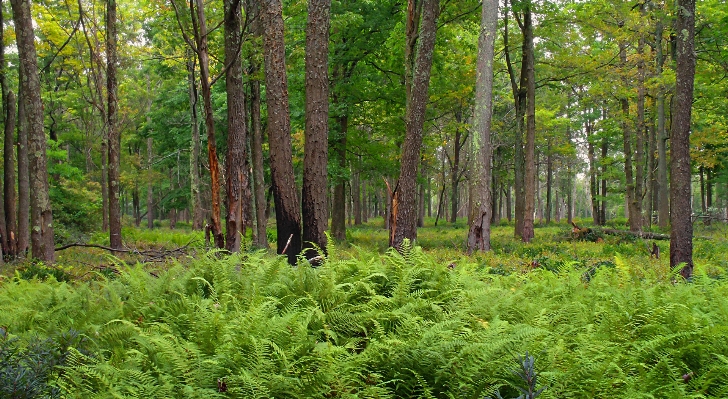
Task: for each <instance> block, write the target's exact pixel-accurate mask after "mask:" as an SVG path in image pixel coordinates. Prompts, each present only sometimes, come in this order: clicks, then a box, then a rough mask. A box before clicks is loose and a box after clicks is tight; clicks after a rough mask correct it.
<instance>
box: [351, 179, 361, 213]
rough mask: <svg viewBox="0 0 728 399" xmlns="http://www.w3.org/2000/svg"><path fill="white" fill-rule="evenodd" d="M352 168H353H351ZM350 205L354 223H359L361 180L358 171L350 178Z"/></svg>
mask: <svg viewBox="0 0 728 399" xmlns="http://www.w3.org/2000/svg"><path fill="white" fill-rule="evenodd" d="M352 169H353V168H352ZM351 205H352V211H353V212H352V213H353V214H354V224H355V225H356V226H359V225H361V182H360V180H359V172H357V173H354V176H353V177H352V179H351Z"/></svg>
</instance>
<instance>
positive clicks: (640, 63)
mask: <svg viewBox="0 0 728 399" xmlns="http://www.w3.org/2000/svg"><path fill="white" fill-rule="evenodd" d="M641 14H642V15H643V16H644V14H645V6H644V4H643V5H642V6H641ZM644 48H645V37H644V34H640V37H639V39H638V43H637V131H636V134H635V138H636V144H635V145H636V146H637V148H636V151H635V158H634V161H635V165H634V166H635V186H634V199H633V202H634V205H633V208H634V212H635V213H634V214H633V216H634V218H635V220H636V221H637V223H639V228H640V229H642V226H644V211H643V210H644V196H645V188H644V186H645V134H646V132H647V129H646V126H647V125H646V124H645V96H646V90H645V61H644Z"/></svg>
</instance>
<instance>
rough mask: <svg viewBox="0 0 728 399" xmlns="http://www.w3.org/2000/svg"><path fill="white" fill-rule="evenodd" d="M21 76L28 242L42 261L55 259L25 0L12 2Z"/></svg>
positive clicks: (34, 58)
mask: <svg viewBox="0 0 728 399" xmlns="http://www.w3.org/2000/svg"><path fill="white" fill-rule="evenodd" d="M10 4H11V5H12V8H13V20H14V22H15V33H16V37H17V43H18V57H19V64H20V69H21V71H22V72H21V73H22V80H21V82H20V85H21V90H22V92H23V101H24V105H25V111H26V113H27V115H28V119H27V120H28V157H29V164H30V176H29V177H30V196H31V198H30V207H31V212H30V213H31V224H32V226H33V228H32V229H31V234H30V239H31V243H32V250H33V252H32V254H33V257H34V258H37V259H39V260H41V261H44V262H49V263H52V262H53V261H54V260H55V254H54V239H53V213H52V210H51V203H50V198H49V196H48V191H49V184H48V164H47V161H46V138H45V132H44V131H43V102H42V100H41V96H40V91H41V90H40V78H39V76H38V58H37V55H36V52H35V33H34V31H33V20H32V16H31V13H30V2H29V1H28V0H11V1H10Z"/></svg>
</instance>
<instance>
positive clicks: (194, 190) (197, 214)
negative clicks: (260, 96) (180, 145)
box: [187, 55, 205, 230]
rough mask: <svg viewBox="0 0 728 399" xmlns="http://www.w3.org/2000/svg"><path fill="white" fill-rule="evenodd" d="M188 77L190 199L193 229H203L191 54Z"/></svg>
mask: <svg viewBox="0 0 728 399" xmlns="http://www.w3.org/2000/svg"><path fill="white" fill-rule="evenodd" d="M187 79H188V85H189V97H190V128H191V133H192V139H191V140H190V191H191V192H190V201H191V202H192V206H191V208H192V230H202V225H203V223H204V220H205V216H204V214H203V211H202V198H200V184H201V183H200V122H199V118H198V116H197V110H198V105H197V104H198V100H199V96H198V94H197V82H196V79H195V60H194V58H193V57H192V56H191V55H190V56H189V59H188V60H187Z"/></svg>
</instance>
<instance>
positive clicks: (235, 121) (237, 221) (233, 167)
mask: <svg viewBox="0 0 728 399" xmlns="http://www.w3.org/2000/svg"><path fill="white" fill-rule="evenodd" d="M241 10H242V7H241V4H240V0H224V12H225V21H224V28H225V65H226V69H225V89H226V92H227V110H228V113H227V114H228V138H227V147H228V148H227V158H226V161H225V168H226V171H227V176H226V177H227V186H226V187H227V190H226V191H227V193H226V194H227V232H226V233H227V242H226V248H227V250H228V251H230V252H239V251H240V242H241V238H242V236H241V235H242V234H244V233H245V231H244V218H245V215H246V213H245V211H244V209H245V207H246V206H249V204H250V201H249V200H248V201H246V198H245V197H246V195H245V193H246V192H247V193H248V197H249V196H250V195H249V188H248V184H249V183H248V171H247V170H246V169H245V156H246V155H245V149H246V143H247V135H248V132H247V125H246V115H245V97H244V93H243V63H242V59H241V58H240V46H241V44H242V33H243V32H242V30H241V20H242V12H241ZM248 199H249V198H248Z"/></svg>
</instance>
